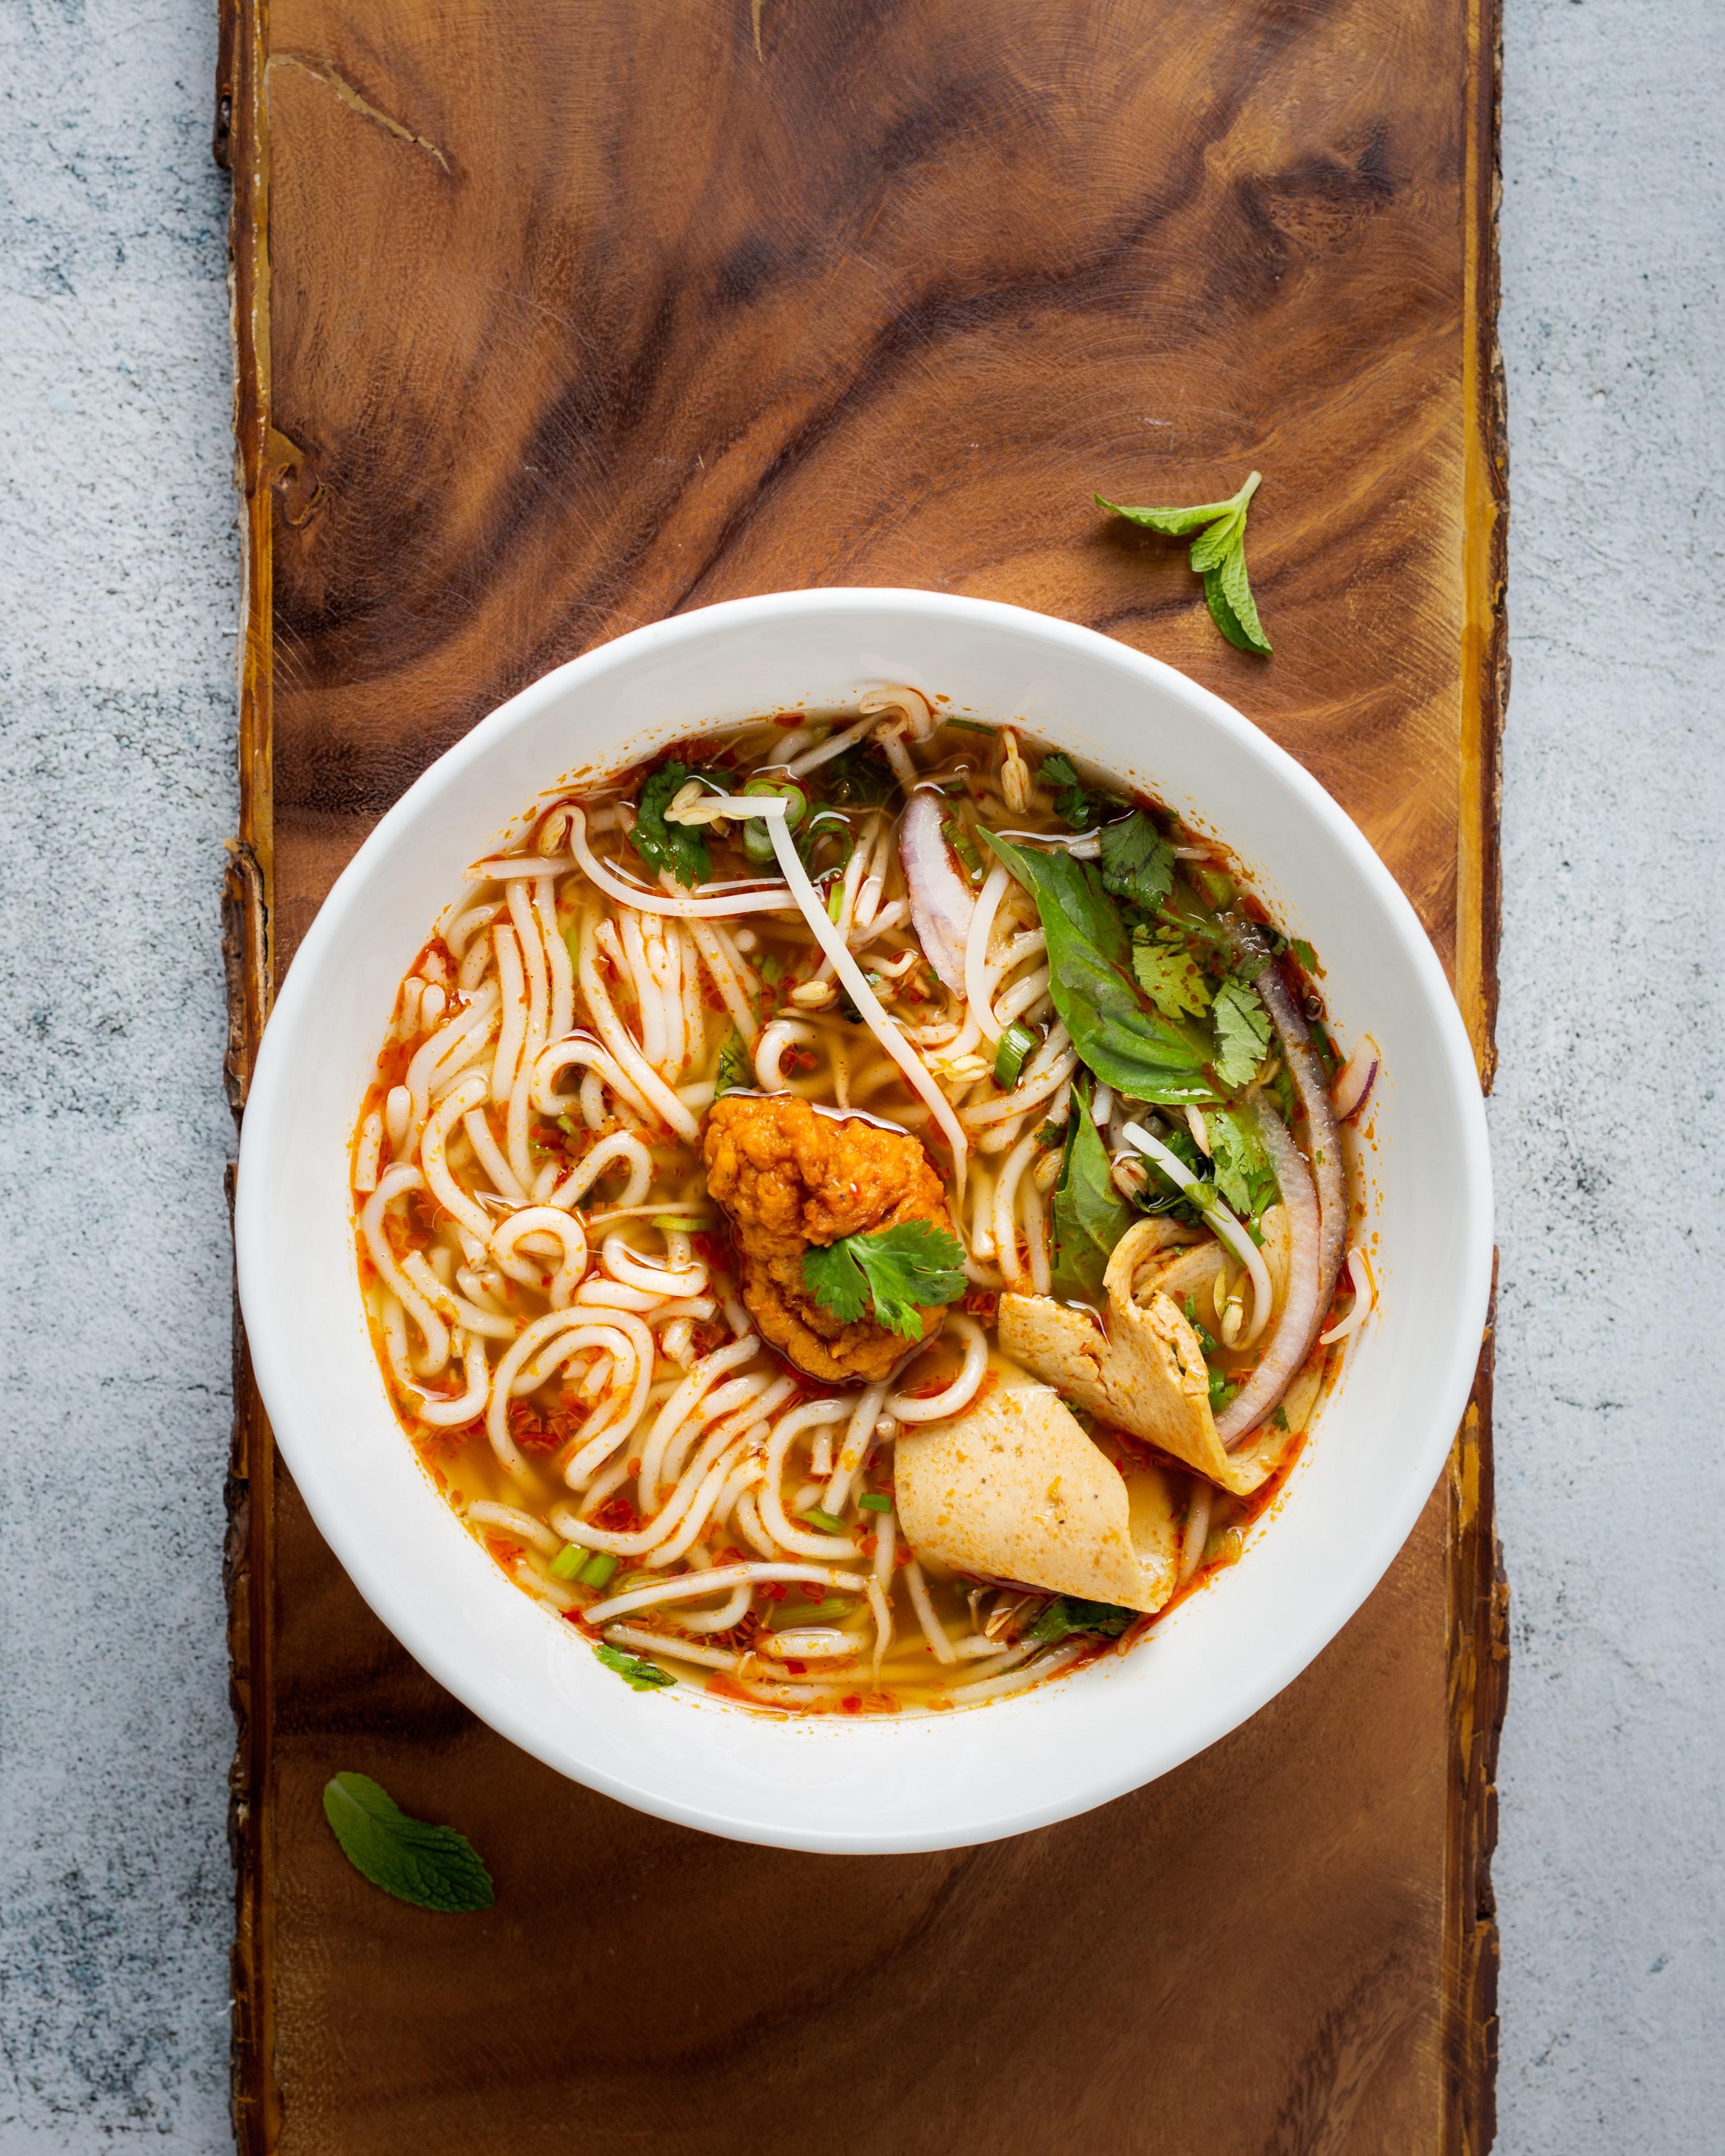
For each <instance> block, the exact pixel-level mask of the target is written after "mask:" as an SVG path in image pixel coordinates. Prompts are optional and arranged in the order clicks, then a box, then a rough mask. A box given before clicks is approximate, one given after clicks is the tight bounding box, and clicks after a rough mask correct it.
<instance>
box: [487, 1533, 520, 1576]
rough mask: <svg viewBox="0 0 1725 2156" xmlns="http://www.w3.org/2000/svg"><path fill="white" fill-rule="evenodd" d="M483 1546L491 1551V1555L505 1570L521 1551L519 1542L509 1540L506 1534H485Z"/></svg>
mask: <svg viewBox="0 0 1725 2156" xmlns="http://www.w3.org/2000/svg"><path fill="white" fill-rule="evenodd" d="M485 1548H487V1549H488V1550H489V1551H490V1553H491V1555H492V1556H493V1557H494V1558H496V1560H497V1562H498V1563H499V1564H501V1565H502V1566H503V1567H504V1568H505V1569H506V1570H507V1568H509V1567H510V1566H511V1565H512V1564H513V1563H515V1561H516V1558H518V1557H519V1556H520V1555H521V1544H520V1543H517V1542H511V1540H510V1538H509V1537H508V1536H507V1535H487V1536H486V1537H485Z"/></svg>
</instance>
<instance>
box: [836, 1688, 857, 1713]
mask: <svg viewBox="0 0 1725 2156" xmlns="http://www.w3.org/2000/svg"><path fill="white" fill-rule="evenodd" d="M839 1706H840V1707H843V1708H844V1710H845V1712H846V1713H847V1714H860V1713H861V1712H862V1695H861V1694H860V1692H854V1691H852V1692H847V1693H846V1694H845V1697H844V1698H843V1699H841V1700H840V1701H839Z"/></svg>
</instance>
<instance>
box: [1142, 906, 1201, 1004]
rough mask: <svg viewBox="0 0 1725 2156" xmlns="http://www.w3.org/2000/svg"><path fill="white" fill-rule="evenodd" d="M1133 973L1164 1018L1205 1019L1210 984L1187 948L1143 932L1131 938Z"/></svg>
mask: <svg viewBox="0 0 1725 2156" xmlns="http://www.w3.org/2000/svg"><path fill="white" fill-rule="evenodd" d="M1132 972H1133V973H1134V974H1135V975H1136V976H1137V983H1138V986H1139V987H1140V988H1142V990H1143V991H1144V993H1145V994H1146V995H1147V996H1148V997H1149V998H1150V1000H1151V1002H1152V1003H1153V1004H1155V1006H1156V1008H1157V1009H1158V1010H1159V1011H1160V1012H1161V1013H1162V1014H1163V1017H1164V1018H1170V1019H1180V1018H1202V1017H1203V1016H1204V1013H1205V1012H1206V1011H1207V1010H1208V1009H1209V1007H1210V984H1209V982H1208V981H1207V980H1206V979H1205V978H1204V975H1203V973H1200V972H1199V967H1198V962H1197V960H1196V959H1194V957H1193V956H1192V953H1191V952H1189V950H1188V949H1187V948H1186V947H1185V945H1184V944H1183V943H1182V942H1178V940H1177V939H1175V938H1173V937H1166V936H1158V937H1152V935H1151V934H1150V932H1149V931H1148V930H1147V929H1143V928H1140V929H1137V930H1136V931H1135V932H1134V933H1133V936H1132Z"/></svg>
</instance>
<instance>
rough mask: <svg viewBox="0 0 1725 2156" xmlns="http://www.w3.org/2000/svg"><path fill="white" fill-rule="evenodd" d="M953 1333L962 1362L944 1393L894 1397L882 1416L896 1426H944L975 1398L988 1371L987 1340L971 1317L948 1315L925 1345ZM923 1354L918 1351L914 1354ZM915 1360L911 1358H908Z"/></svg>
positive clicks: (898, 1395) (981, 1329)
mask: <svg viewBox="0 0 1725 2156" xmlns="http://www.w3.org/2000/svg"><path fill="white" fill-rule="evenodd" d="M954 1332H955V1333H957V1336H958V1337H959V1338H960V1339H961V1340H962V1341H963V1342H964V1361H963V1364H962V1366H961V1367H960V1369H959V1372H958V1374H957V1377H956V1378H953V1380H952V1383H951V1384H950V1385H948V1386H947V1388H946V1389H945V1390H944V1391H942V1392H938V1393H929V1394H924V1395H922V1397H920V1398H919V1397H918V1396H917V1395H916V1394H912V1393H895V1394H893V1395H892V1397H891V1399H890V1400H888V1401H887V1403H886V1412H887V1413H888V1414H890V1415H891V1417H892V1418H893V1419H894V1420H895V1421H896V1422H909V1423H923V1422H944V1421H945V1420H946V1419H947V1417H948V1416H949V1415H955V1414H959V1413H960V1412H961V1411H962V1410H963V1409H965V1408H968V1406H969V1405H970V1404H971V1402H972V1401H973V1399H975V1398H976V1395H977V1389H978V1386H980V1385H981V1383H982V1382H983V1373H985V1372H986V1371H987V1369H988V1335H987V1334H986V1333H985V1332H983V1328H982V1327H981V1326H980V1325H978V1323H977V1322H976V1320H975V1319H974V1318H973V1317H965V1315H964V1314H963V1312H962V1311H954V1312H952V1313H951V1314H950V1315H949V1317H947V1322H946V1324H945V1326H944V1327H942V1331H941V1332H939V1333H937V1334H936V1335H935V1336H934V1337H933V1338H932V1339H930V1340H929V1341H928V1342H927V1346H928V1347H933V1346H934V1344H935V1341H936V1340H937V1339H943V1338H944V1337H946V1335H947V1333H954ZM922 1352H923V1350H922V1349H918V1351H917V1353H918V1354H921V1353H922ZM912 1359H913V1360H914V1359H915V1358H912Z"/></svg>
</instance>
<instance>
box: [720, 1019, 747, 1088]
mask: <svg viewBox="0 0 1725 2156" xmlns="http://www.w3.org/2000/svg"><path fill="white" fill-rule="evenodd" d="M754 1082H755V1066H754V1065H753V1063H752V1060H750V1056H749V1050H748V1043H747V1041H746V1040H745V1039H743V1037H742V1034H740V1033H739V1032H738V1031H737V1028H736V1027H735V1026H734V1025H733V1026H732V1029H731V1031H730V1034H728V1036H727V1037H726V1042H725V1045H724V1046H723V1047H722V1048H721V1050H719V1075H718V1076H717V1077H716V1079H715V1080H714V1081H713V1098H714V1099H715V1100H717V1099H718V1098H719V1096H720V1095H721V1093H737V1092H743V1091H747V1090H748V1089H749V1088H751V1087H752V1086H753V1085H754Z"/></svg>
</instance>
